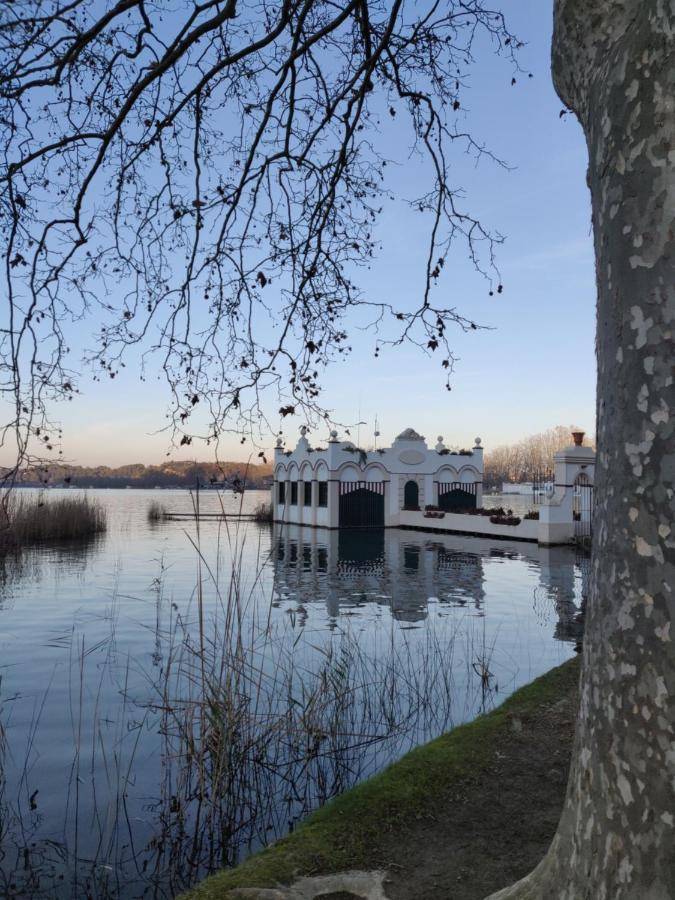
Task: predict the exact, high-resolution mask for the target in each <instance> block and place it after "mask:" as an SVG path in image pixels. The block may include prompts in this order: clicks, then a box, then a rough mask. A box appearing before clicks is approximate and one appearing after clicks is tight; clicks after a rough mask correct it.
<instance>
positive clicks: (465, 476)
mask: <svg viewBox="0 0 675 900" xmlns="http://www.w3.org/2000/svg"><path fill="white" fill-rule="evenodd" d="M458 480H459V481H461V482H462V483H463V484H473V483H474V481H480V472H479V471H478V469H476V468H474V466H462V468H461V469H460V470H459V479H458Z"/></svg>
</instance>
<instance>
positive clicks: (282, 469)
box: [274, 463, 286, 480]
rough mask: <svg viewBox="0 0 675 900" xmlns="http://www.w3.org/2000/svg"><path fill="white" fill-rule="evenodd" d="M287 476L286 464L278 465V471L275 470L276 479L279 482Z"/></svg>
mask: <svg viewBox="0 0 675 900" xmlns="http://www.w3.org/2000/svg"><path fill="white" fill-rule="evenodd" d="M285 474H286V466H285V464H284V463H277V467H276V469H275V470H274V477H275V478H276V479H277V480H279V479H281V478H283V476H284V475H285Z"/></svg>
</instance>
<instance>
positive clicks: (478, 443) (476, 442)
mask: <svg viewBox="0 0 675 900" xmlns="http://www.w3.org/2000/svg"><path fill="white" fill-rule="evenodd" d="M473 440H474V444H475V446H476V448H478V447H480V438H474V439H473Z"/></svg>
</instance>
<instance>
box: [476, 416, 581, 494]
mask: <svg viewBox="0 0 675 900" xmlns="http://www.w3.org/2000/svg"><path fill="white" fill-rule="evenodd" d="M582 430H583V429H581V428H578V427H577V426H575V425H557V426H556V427H555V428H549V430H548V431H542V432H540V433H539V434H532V435H530V436H529V437H526V438H523V440H521V441H518V442H517V443H515V444H509V445H505V446H502V447H494V448H493V449H492V450H486V452H485V468H484V473H483V486H484V487H485V488H486V489H487V490H492V489H493V488H497V489H500V488H501V486H502V484H503V483H504V482H509V483H511V484H518V483H522V482H523V481H539V480H546V479H548V478H550V477H551V475H552V473H553V456H554V454H555V453H556V452H557V451H558V450H562V449H563V447H569V446H570V445H571V444H572V443H573V440H572V432H573V431H582ZM584 446H587V447H593V446H595V438H594V437H593V436H592V435H591V436H589V437H587V438H584Z"/></svg>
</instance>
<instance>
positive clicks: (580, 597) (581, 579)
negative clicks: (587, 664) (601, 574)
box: [273, 525, 588, 644]
mask: <svg viewBox="0 0 675 900" xmlns="http://www.w3.org/2000/svg"><path fill="white" fill-rule="evenodd" d="M273 561H274V573H275V574H274V586H275V597H276V601H275V602H276V604H277V605H279V603H280V602H282V601H286V600H289V599H294V600H295V601H296V602H297V604H298V608H302V609H303V610H304V611H305V619H306V609H307V607H308V606H309V605H311V604H316V603H321V604H325V608H326V611H327V613H328V615H329V616H331V617H332V618H333V619H338V618H339V617H340V615H341V614H344V613H345V612H348V611H349V610H352V609H353V608H354V607H359V606H363V604H367V603H374V604H377V605H379V606H384V607H387V608H388V609H389V610H390V612H391V615H392V617H393V618H394V619H395V620H397V621H400V622H407V623H414V622H422V621H424V620H425V619H426V618H427V617H428V616H429V614H430V609H433V610H435V609H436V604H438V605H439V606H440V607H441V608H443V607H457V608H463V607H471V608H472V609H473V611H474V612H475V613H476V614H478V615H483V614H484V604H485V600H486V589H485V581H486V567H490V566H493V567H494V566H495V565H500V564H503V563H509V562H510V563H512V564H513V563H515V562H519V563H521V564H522V563H525V564H526V565H528V566H529V567H530V568H532V569H533V570H534V571H536V572H537V573H538V584H537V585H536V586H535V587H534V590H533V592H532V611H533V613H534V615H535V617H536V618H537V619H538V620H539V621H540V622H541V623H542V624H546V623H548V622H549V621H553V622H554V629H553V637H554V638H555V639H556V640H559V641H567V642H572V643H575V644H576V643H577V642H578V641H579V640H580V639H581V634H582V630H583V605H584V603H583V601H584V597H585V596H586V593H587V581H588V559H587V557H584V556H579V555H578V554H577V553H576V552H575V551H574V550H573V549H571V548H569V547H540V546H538V545H537V544H525V543H522V542H518V543H515V542H513V543H509V542H499V545H498V546H494V545H492V544H491V542H490V541H489V540H485V539H482V538H471V537H463V536H459V535H434V536H433V537H432V536H428V537H423V536H419V535H418V534H417V533H413V532H405V531H401V530H398V529H386V530H385V529H382V530H368V531H345V530H343V531H338V530H336V531H326V530H321V529H312V528H303V527H302V526H297V525H283V526H276V528H275V533H274V543H273ZM507 571H508V570H507ZM502 574H507V573H506V572H503V573H502Z"/></svg>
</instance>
